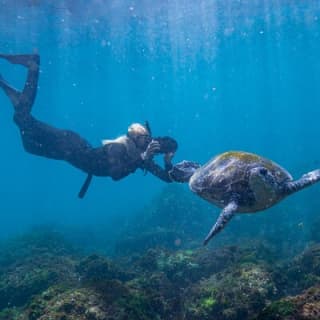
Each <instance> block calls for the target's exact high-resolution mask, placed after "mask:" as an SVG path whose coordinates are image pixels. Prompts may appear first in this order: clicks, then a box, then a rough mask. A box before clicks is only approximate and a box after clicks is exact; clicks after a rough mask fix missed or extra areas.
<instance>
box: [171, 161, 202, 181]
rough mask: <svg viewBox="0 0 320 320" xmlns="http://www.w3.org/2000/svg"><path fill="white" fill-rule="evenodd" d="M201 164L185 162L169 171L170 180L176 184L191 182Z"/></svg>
mask: <svg viewBox="0 0 320 320" xmlns="http://www.w3.org/2000/svg"><path fill="white" fill-rule="evenodd" d="M199 168H200V164H198V163H196V162H193V161H186V160H183V161H181V162H179V163H177V164H176V165H174V166H173V167H172V169H171V170H170V171H169V175H170V178H171V179H172V180H173V181H176V182H189V180H190V178H191V177H192V176H193V174H194V173H195V171H196V170H197V169H199Z"/></svg>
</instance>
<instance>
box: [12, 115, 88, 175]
mask: <svg viewBox="0 0 320 320" xmlns="http://www.w3.org/2000/svg"><path fill="white" fill-rule="evenodd" d="M14 121H15V123H16V124H17V125H18V127H19V129H20V133H21V138H22V142H23V146H24V149H25V150H26V151H27V152H29V153H32V154H35V155H38V156H42V157H47V158H51V159H55V160H64V161H67V162H69V163H70V164H72V165H73V166H75V167H77V168H79V169H81V170H83V171H86V172H89V171H90V168H89V166H90V163H89V162H88V154H89V153H90V151H91V150H92V147H91V145H90V144H89V143H88V142H87V141H86V140H85V139H83V138H82V137H81V136H79V135H78V134H77V133H75V132H73V131H70V130H61V129H57V128H54V127H52V126H50V125H48V124H46V123H43V122H41V121H39V120H37V119H35V118H34V117H33V116H32V115H30V114H23V113H15V116H14Z"/></svg>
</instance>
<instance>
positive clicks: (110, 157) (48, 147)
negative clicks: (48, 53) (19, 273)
mask: <svg viewBox="0 0 320 320" xmlns="http://www.w3.org/2000/svg"><path fill="white" fill-rule="evenodd" d="M0 58H3V59H6V60H8V61H9V62H11V63H13V64H20V65H23V66H25V67H27V68H28V75H27V80H26V82H25V85H24V89H23V91H22V92H20V91H18V90H16V89H14V88H13V87H11V86H10V85H9V84H8V83H7V82H6V81H5V80H4V79H3V78H2V77H1V75H0V87H1V88H2V89H3V90H4V92H5V93H6V95H7V96H8V97H9V99H10V100H11V102H12V104H13V107H14V111H15V113H14V121H15V123H16V124H17V126H18V127H19V129H20V133H21V138H22V142H23V146H24V148H25V150H26V151H27V152H29V153H32V154H35V155H38V156H43V157H47V158H51V159H56V160H64V161H67V162H69V163H70V164H71V165H73V166H74V167H76V168H78V169H80V170H82V171H84V172H86V173H88V177H87V179H86V181H85V183H84V185H83V187H82V189H81V191H80V193H79V197H80V198H82V197H83V196H84V195H85V192H86V190H87V188H88V186H89V184H90V181H91V179H92V176H103V177H106V176H109V177H111V178H112V179H113V180H120V179H122V178H124V177H126V176H128V175H129V174H131V173H133V172H135V171H136V170H137V169H138V168H140V169H142V170H145V171H149V172H151V173H152V174H153V175H155V176H157V177H158V178H160V179H161V180H163V181H166V182H171V181H172V179H171V178H170V176H169V174H168V171H169V170H170V169H171V168H172V164H171V159H172V157H173V155H174V153H175V151H176V150H177V147H178V145H177V142H176V141H175V140H174V139H172V138H170V137H159V138H153V139H152V137H151V132H150V128H149V126H148V124H146V125H141V124H139V123H135V124H132V125H131V126H129V128H128V132H127V134H126V135H124V136H121V137H119V138H117V139H114V140H104V141H103V146H101V147H92V146H91V145H90V144H89V142H87V141H86V140H85V139H83V138H82V137H80V136H79V135H78V134H77V133H75V132H72V131H70V130H61V129H57V128H54V127H52V126H50V125H48V124H45V123H43V122H41V121H39V120H37V119H35V118H34V117H33V116H32V115H31V109H32V106H33V103H34V101H35V97H36V93H37V85H38V78H39V64H40V57H39V55H37V54H31V55H5V54H0ZM155 154H164V163H165V168H164V169H163V168H161V167H160V166H159V165H157V164H156V163H155V162H154V161H153V157H154V155H155Z"/></svg>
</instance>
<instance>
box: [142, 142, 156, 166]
mask: <svg viewBox="0 0 320 320" xmlns="http://www.w3.org/2000/svg"><path fill="white" fill-rule="evenodd" d="M159 151H160V143H159V142H158V141H155V140H151V142H150V143H149V144H148V146H147V149H146V151H145V152H143V153H141V158H142V160H143V161H148V160H152V158H153V157H154V155H155V154H156V153H159Z"/></svg>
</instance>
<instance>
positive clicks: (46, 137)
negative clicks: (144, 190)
mask: <svg viewBox="0 0 320 320" xmlns="http://www.w3.org/2000/svg"><path fill="white" fill-rule="evenodd" d="M14 120H15V122H16V123H17V125H18V127H19V129H20V133H21V138H22V141H23V146H24V148H25V150H26V151H27V152H29V153H32V154H35V155H38V156H43V157H47V158H51V159H56V160H64V161H67V162H69V163H70V164H71V165H73V166H74V167H76V168H78V169H81V170H82V171H84V172H87V173H89V174H92V175H94V176H100V177H106V176H110V177H111V178H112V179H113V180H120V179H122V178H124V177H126V176H127V175H129V174H130V173H133V172H135V171H136V170H137V169H139V168H140V169H143V170H147V171H149V172H151V173H152V174H154V175H155V176H157V177H159V178H160V179H162V180H164V181H166V182H171V179H170V177H169V176H168V170H169V169H171V166H170V165H167V166H166V168H165V169H162V168H161V167H160V166H159V165H157V164H156V163H155V162H154V161H153V160H147V161H144V160H142V158H141V156H140V153H141V151H140V150H139V149H138V148H135V145H134V142H133V141H132V139H130V138H129V137H128V138H126V139H127V143H126V144H123V143H119V142H109V143H108V144H106V145H104V146H101V147H96V148H95V147H92V146H91V145H90V143H89V142H88V141H86V140H85V139H83V138H82V137H80V136H79V135H78V134H77V133H75V132H73V131H70V130H61V129H56V128H54V127H52V126H49V125H47V124H45V123H43V122H41V121H39V120H36V119H35V118H34V117H32V116H31V115H30V114H20V113H17V112H16V113H15V117H14ZM128 144H129V147H128V146H127V145H128ZM128 149H130V150H128Z"/></svg>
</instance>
